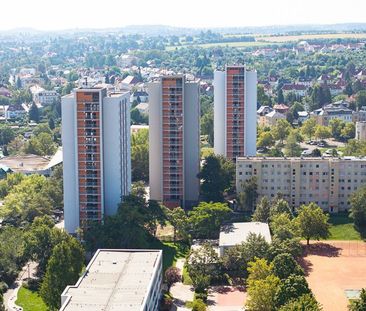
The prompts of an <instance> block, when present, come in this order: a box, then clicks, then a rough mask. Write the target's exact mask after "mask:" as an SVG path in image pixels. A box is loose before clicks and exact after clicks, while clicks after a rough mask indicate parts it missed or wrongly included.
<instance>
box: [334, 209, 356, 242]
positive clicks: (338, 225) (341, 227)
mask: <svg viewBox="0 0 366 311" xmlns="http://www.w3.org/2000/svg"><path fill="white" fill-rule="evenodd" d="M329 222H330V224H331V226H330V237H329V240H356V241H357V240H359V241H361V240H362V239H363V237H362V235H363V234H362V233H360V232H359V231H357V230H356V228H355V227H354V225H353V221H352V219H350V218H349V217H348V215H347V214H343V213H342V214H334V215H330V217H329Z"/></svg>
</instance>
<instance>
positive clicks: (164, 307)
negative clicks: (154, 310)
mask: <svg viewBox="0 0 366 311" xmlns="http://www.w3.org/2000/svg"><path fill="white" fill-rule="evenodd" d="M172 306H173V298H172V296H170V294H169V293H168V294H164V296H163V297H162V299H161V301H160V309H159V310H161V311H169V310H170V309H171V308H172Z"/></svg>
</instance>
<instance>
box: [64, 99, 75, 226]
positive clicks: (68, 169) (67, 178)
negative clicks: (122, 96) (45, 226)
mask: <svg viewBox="0 0 366 311" xmlns="http://www.w3.org/2000/svg"><path fill="white" fill-rule="evenodd" d="M76 139H77V137H76V101H75V99H74V98H73V97H64V98H62V152H63V179H64V218H65V230H66V231H67V232H69V233H74V232H75V230H76V229H77V228H78V227H79V197H78V182H77V180H78V177H77V176H78V173H77V172H78V171H77V155H76V152H75V150H76Z"/></svg>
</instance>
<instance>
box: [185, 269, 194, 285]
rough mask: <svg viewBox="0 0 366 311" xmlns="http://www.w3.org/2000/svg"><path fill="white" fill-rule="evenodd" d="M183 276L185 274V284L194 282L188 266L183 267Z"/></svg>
mask: <svg viewBox="0 0 366 311" xmlns="http://www.w3.org/2000/svg"><path fill="white" fill-rule="evenodd" d="M182 276H183V284H184V285H192V284H193V282H192V279H191V277H190V276H189V274H188V271H187V268H186V266H184V268H183V272H182Z"/></svg>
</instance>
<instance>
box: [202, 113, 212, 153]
mask: <svg viewBox="0 0 366 311" xmlns="http://www.w3.org/2000/svg"><path fill="white" fill-rule="evenodd" d="M213 122H214V117H213V111H212V110H211V111H208V112H207V113H206V114H204V115H203V116H202V118H201V134H202V135H207V141H208V143H209V144H210V145H211V146H213V144H214V123H213Z"/></svg>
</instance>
